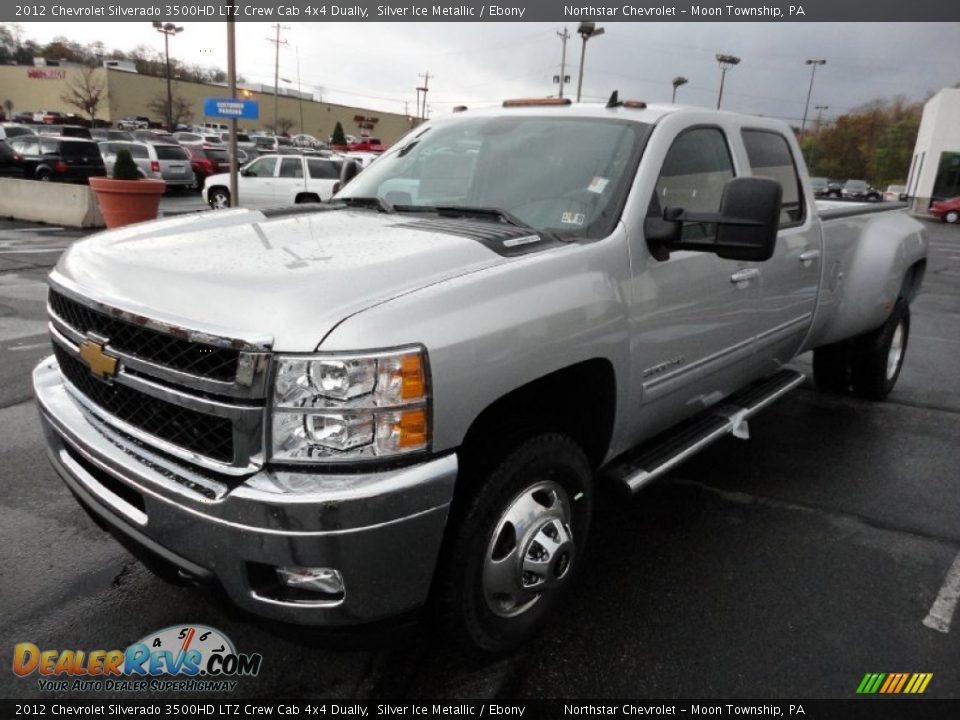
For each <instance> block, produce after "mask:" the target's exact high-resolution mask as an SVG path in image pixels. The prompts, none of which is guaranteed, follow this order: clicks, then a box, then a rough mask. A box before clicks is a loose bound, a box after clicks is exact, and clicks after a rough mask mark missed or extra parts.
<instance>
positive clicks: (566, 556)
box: [436, 433, 592, 655]
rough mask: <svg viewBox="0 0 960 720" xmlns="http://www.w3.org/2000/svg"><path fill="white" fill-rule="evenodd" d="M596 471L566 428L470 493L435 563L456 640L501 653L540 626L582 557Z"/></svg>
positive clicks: (519, 451) (508, 460) (442, 610)
mask: <svg viewBox="0 0 960 720" xmlns="http://www.w3.org/2000/svg"><path fill="white" fill-rule="evenodd" d="M591 478H592V473H591V469H590V464H589V462H588V461H587V458H586V456H585V455H584V453H583V451H582V450H581V449H580V447H579V445H577V444H576V443H575V442H574V441H573V440H571V439H570V438H569V437H567V436H566V435H561V434H556V433H548V434H543V435H538V436H535V437H533V438H531V439H529V440H527V441H525V442H523V443H522V444H521V445H520V446H519V447H517V448H516V449H515V450H513V451H512V452H510V453H508V454H506V455H505V456H504V457H503V459H502V460H501V461H500V462H499V464H497V465H496V467H495V469H494V470H493V471H492V472H491V473H489V474H488V475H487V476H486V477H484V478H481V484H480V486H479V489H478V490H477V491H476V492H475V494H474V496H473V497H472V498H471V499H470V500H469V501H468V504H467V505H466V509H465V512H463V513H462V515H461V516H460V517H459V518H458V522H457V524H456V525H455V527H456V534H455V535H452V536H451V537H449V538H448V540H447V543H448V545H447V547H445V549H444V553H443V556H442V559H441V562H440V566H439V569H438V573H439V574H438V583H437V597H436V601H437V604H438V609H439V613H438V620H439V622H440V624H441V625H442V627H443V630H445V631H446V633H447V635H448V637H451V638H452V639H453V640H454V641H455V642H456V643H457V644H459V645H460V646H461V647H464V648H466V649H468V650H470V651H473V652H475V653H476V652H479V653H481V654H486V655H497V654H501V653H504V652H508V651H510V650H513V649H515V648H517V647H518V646H519V645H521V644H522V643H523V642H525V641H526V640H528V639H529V638H530V637H532V636H533V635H534V634H535V633H536V632H537V631H538V630H539V629H540V627H541V626H542V625H543V623H544V621H545V618H546V617H547V614H548V613H549V612H550V610H551V608H552V607H553V606H554V605H555V604H556V602H557V600H558V599H559V598H560V597H561V596H562V594H563V591H564V590H566V589H567V588H568V587H569V586H570V582H571V580H572V578H573V576H574V572H575V571H576V569H577V565H578V563H579V562H580V560H581V558H580V556H581V555H582V553H583V548H584V544H585V542H586V539H587V533H588V531H589V527H590V514H591V506H592V493H591Z"/></svg>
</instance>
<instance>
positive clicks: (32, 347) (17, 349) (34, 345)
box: [10, 340, 50, 352]
mask: <svg viewBox="0 0 960 720" xmlns="http://www.w3.org/2000/svg"><path fill="white" fill-rule="evenodd" d="M42 347H50V341H49V340H47V341H46V342H41V343H31V344H29V345H18V346H17V347H12V348H10V351H11V352H20V351H21V350H36V349H37V348H42Z"/></svg>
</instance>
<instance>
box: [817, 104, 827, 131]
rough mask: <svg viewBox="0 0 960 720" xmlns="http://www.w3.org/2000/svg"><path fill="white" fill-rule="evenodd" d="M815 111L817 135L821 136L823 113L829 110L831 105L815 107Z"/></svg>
mask: <svg viewBox="0 0 960 720" xmlns="http://www.w3.org/2000/svg"><path fill="white" fill-rule="evenodd" d="M813 109H814V110H816V111H817V135H819V134H820V125H821V123H822V122H823V111H824V110H829V109H830V106H829V105H814V106H813Z"/></svg>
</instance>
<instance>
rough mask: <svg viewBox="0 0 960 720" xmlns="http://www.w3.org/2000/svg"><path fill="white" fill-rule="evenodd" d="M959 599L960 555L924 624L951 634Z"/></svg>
mask: <svg viewBox="0 0 960 720" xmlns="http://www.w3.org/2000/svg"><path fill="white" fill-rule="evenodd" d="M958 599H960V553H958V554H957V557H956V558H955V559H954V561H953V565H951V566H950V570H948V571H947V577H946V579H945V580H944V581H943V587H941V588H940V592H939V593H937V599H936V600H934V601H933V606H932V607H931V608H930V612H929V613H927V616H926V617H925V618H924V619H923V624H924V625H926V626H927V627H928V628H930V629H932V630H936V631H938V632H942V633H948V632H950V623H951V622H953V611H954V610H956V609H957V600H958Z"/></svg>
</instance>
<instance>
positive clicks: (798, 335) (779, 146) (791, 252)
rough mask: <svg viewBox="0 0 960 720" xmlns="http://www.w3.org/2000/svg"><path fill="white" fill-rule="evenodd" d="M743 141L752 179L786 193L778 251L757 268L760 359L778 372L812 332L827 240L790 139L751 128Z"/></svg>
mask: <svg viewBox="0 0 960 720" xmlns="http://www.w3.org/2000/svg"><path fill="white" fill-rule="evenodd" d="M740 137H741V139H742V141H743V150H744V151H745V153H746V157H745V161H746V164H747V166H748V167H749V168H750V173H751V174H752V175H756V176H761V177H768V178H772V179H774V180H776V181H777V182H779V183H780V186H781V187H782V188H783V200H782V204H781V210H780V232H779V233H778V235H777V245H776V250H775V252H774V255H773V257H772V258H770V260H768V261H766V262H763V263H759V264H758V269H759V271H760V273H761V275H760V278H759V280H760V282H759V289H760V298H759V299H760V303H761V308H760V310H761V317H762V323H763V327H761V328H760V329H759V332H758V334H757V353H758V355H760V356H761V357H765V358H767V359H768V361H769V366H768V367H769V369H770V371H773V370H774V369H775V368H776V365H777V364H779V363H784V362H787V361H789V360H790V359H791V358H792V357H793V355H794V353H796V352H797V350H798V349H799V348H800V345H801V343H802V342H803V339H804V337H805V336H806V333H807V331H808V330H809V328H810V323H811V321H812V319H813V311H814V307H815V305H816V301H817V289H818V286H819V282H820V262H821V255H822V247H821V243H822V242H823V238H822V233H821V232H820V224H819V222H818V221H817V217H816V210H815V209H814V208H811V207H810V206H809V205H810V203H811V202H812V199H810V198H808V197H806V194H805V192H804V188H803V185H802V184H801V182H800V173H799V172H798V169H797V162H796V160H795V155H794V151H793V149H792V146H791V144H790V142H789V141H788V140H787V138H786V137H785V136H784V135H783V134H782V133H780V132H778V131H776V130H768V129H759V128H751V127H744V128H742V129H741V131H740Z"/></svg>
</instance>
